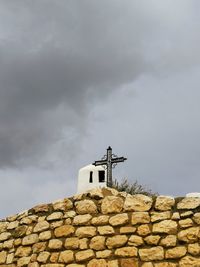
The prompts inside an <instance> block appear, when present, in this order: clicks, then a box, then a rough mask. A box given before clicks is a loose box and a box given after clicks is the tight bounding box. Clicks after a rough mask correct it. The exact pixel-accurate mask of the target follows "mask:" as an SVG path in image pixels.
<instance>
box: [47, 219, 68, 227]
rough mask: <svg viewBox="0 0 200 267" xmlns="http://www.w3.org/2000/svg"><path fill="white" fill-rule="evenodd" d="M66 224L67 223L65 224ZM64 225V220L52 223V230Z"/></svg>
mask: <svg viewBox="0 0 200 267" xmlns="http://www.w3.org/2000/svg"><path fill="white" fill-rule="evenodd" d="M65 224H66V223H65ZM62 225H63V220H61V221H52V222H51V223H50V229H55V228H58V227H60V226H62Z"/></svg>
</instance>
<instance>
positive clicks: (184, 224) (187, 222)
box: [179, 218, 193, 228]
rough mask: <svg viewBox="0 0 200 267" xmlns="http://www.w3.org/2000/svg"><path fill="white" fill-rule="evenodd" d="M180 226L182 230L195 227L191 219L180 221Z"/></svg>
mask: <svg viewBox="0 0 200 267" xmlns="http://www.w3.org/2000/svg"><path fill="white" fill-rule="evenodd" d="M179 226H180V228H188V227H191V226H193V221H192V219H190V218H187V219H184V220H180V221H179Z"/></svg>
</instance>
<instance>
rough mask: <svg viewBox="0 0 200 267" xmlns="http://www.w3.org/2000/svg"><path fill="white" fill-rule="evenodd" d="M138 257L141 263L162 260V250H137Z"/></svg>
mask: <svg viewBox="0 0 200 267" xmlns="http://www.w3.org/2000/svg"><path fill="white" fill-rule="evenodd" d="M139 256H140V258H141V260H142V261H154V260H163V259H164V249H163V248H162V247H160V246H158V247H152V248H143V249H139Z"/></svg>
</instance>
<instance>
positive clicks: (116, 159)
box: [112, 157, 127, 163]
mask: <svg viewBox="0 0 200 267" xmlns="http://www.w3.org/2000/svg"><path fill="white" fill-rule="evenodd" d="M125 160H127V158H124V157H119V158H114V159H112V163H119V162H124V161H125Z"/></svg>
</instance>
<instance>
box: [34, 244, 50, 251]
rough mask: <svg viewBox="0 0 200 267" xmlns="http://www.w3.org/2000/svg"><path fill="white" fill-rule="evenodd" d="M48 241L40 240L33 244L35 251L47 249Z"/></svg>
mask: <svg viewBox="0 0 200 267" xmlns="http://www.w3.org/2000/svg"><path fill="white" fill-rule="evenodd" d="M46 246H47V242H39V243H36V244H34V245H33V253H39V252H42V251H44V250H45V249H46Z"/></svg>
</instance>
